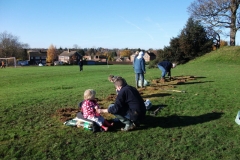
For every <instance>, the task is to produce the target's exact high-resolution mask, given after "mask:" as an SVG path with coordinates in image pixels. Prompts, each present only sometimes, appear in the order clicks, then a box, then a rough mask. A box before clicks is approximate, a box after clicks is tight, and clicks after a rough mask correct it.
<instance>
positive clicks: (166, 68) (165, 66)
mask: <svg viewBox="0 0 240 160" xmlns="http://www.w3.org/2000/svg"><path fill="white" fill-rule="evenodd" d="M175 67H176V63H171V62H169V61H162V62H159V63H158V68H159V69H160V70H161V71H162V75H161V81H162V82H165V76H166V74H167V73H168V76H169V78H170V79H171V69H172V68H175Z"/></svg>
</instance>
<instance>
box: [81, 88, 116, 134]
mask: <svg viewBox="0 0 240 160" xmlns="http://www.w3.org/2000/svg"><path fill="white" fill-rule="evenodd" d="M95 95H96V92H95V91H94V90H93V89H87V90H86V91H85V92H84V101H83V102H82V107H81V111H82V113H83V117H84V118H86V119H89V120H91V121H94V122H96V123H97V124H98V125H99V126H100V127H101V128H102V129H103V130H104V131H107V130H108V127H111V126H113V123H112V124H110V123H109V122H108V121H107V120H105V119H104V118H103V116H101V115H100V114H99V113H98V112H97V111H98V109H100V107H99V105H98V103H97V101H96V99H95Z"/></svg>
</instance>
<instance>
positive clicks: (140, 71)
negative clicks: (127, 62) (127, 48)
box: [134, 51, 146, 88]
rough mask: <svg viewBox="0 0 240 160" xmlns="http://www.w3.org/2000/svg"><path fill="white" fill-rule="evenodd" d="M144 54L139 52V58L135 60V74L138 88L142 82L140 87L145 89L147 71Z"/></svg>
mask: <svg viewBox="0 0 240 160" xmlns="http://www.w3.org/2000/svg"><path fill="white" fill-rule="evenodd" d="M143 56H144V52H143V51H141V52H139V54H138V56H137V57H136V59H135V60H134V72H135V80H136V87H137V88H139V86H138V81H139V80H141V83H140V85H141V86H140V87H141V88H142V87H144V74H145V73H146V69H145V60H144V58H143Z"/></svg>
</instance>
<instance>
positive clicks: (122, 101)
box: [99, 77, 146, 131]
mask: <svg viewBox="0 0 240 160" xmlns="http://www.w3.org/2000/svg"><path fill="white" fill-rule="evenodd" d="M114 85H115V87H116V89H117V90H118V91H119V92H118V95H117V98H116V101H115V103H114V104H112V105H110V106H109V107H108V109H99V113H104V112H105V113H111V114H113V115H115V116H116V118H117V119H119V120H120V121H121V122H122V123H124V124H125V127H124V128H122V129H121V130H122V131H129V130H132V129H134V128H135V127H136V126H139V125H140V123H141V122H142V121H143V119H144V118H145V115H146V107H145V104H144V100H143V98H142V97H141V95H140V94H139V92H138V90H137V89H136V88H134V87H132V86H129V85H128V84H127V83H126V81H125V80H124V79H123V78H122V77H118V78H117V79H116V80H115V82H114Z"/></svg>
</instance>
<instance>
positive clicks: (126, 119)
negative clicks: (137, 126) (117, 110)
mask: <svg viewBox="0 0 240 160" xmlns="http://www.w3.org/2000/svg"><path fill="white" fill-rule="evenodd" d="M113 105H114V104H110V105H109V106H108V108H110V107H112V106H113ZM113 115H114V116H115V117H116V118H117V119H119V121H120V122H122V123H123V124H125V125H127V126H129V125H131V124H132V122H131V120H130V115H129V114H128V113H126V114H125V115H119V114H113Z"/></svg>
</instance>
